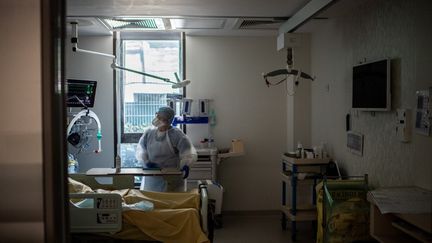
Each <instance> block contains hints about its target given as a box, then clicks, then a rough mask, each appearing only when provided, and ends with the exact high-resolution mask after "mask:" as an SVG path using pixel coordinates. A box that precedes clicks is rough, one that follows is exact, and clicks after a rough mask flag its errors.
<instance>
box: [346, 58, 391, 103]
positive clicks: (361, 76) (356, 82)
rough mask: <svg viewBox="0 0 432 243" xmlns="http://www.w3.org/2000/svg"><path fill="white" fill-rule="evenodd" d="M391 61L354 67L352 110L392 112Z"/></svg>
mask: <svg viewBox="0 0 432 243" xmlns="http://www.w3.org/2000/svg"><path fill="white" fill-rule="evenodd" d="M390 80H391V77H390V59H382V60H378V61H373V62H367V63H362V64H359V65H356V66H354V67H353V85H352V108H354V109H356V110H363V111H389V110H391V92H390V90H391V89H390Z"/></svg>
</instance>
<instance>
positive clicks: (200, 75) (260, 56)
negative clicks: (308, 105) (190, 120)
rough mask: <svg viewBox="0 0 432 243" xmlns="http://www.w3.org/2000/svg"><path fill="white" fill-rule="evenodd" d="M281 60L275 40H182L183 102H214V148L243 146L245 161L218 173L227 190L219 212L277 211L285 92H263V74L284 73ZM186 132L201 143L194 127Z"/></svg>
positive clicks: (277, 89) (238, 160)
mask: <svg viewBox="0 0 432 243" xmlns="http://www.w3.org/2000/svg"><path fill="white" fill-rule="evenodd" d="M285 55H286V54H285V53H282V52H279V53H278V52H277V51H276V39H275V37H248V38H245V37H196V36H194V37H191V36H188V37H187V38H186V76H187V78H188V79H190V80H191V81H192V84H191V85H190V86H188V88H187V97H189V98H193V99H198V98H209V99H212V100H213V104H212V105H213V108H214V109H215V111H216V119H217V125H216V126H215V128H214V138H215V143H216V146H217V147H218V148H227V147H230V145H231V139H233V138H240V139H243V141H244V143H245V150H246V154H245V155H244V156H242V157H235V158H230V159H227V160H224V161H222V163H221V165H220V166H219V167H218V170H219V171H218V174H219V179H220V182H221V184H222V185H223V186H224V187H225V189H226V192H225V194H224V206H223V210H267V209H278V208H279V205H280V190H281V189H280V188H281V182H280V180H279V173H280V167H281V164H280V155H281V153H282V152H284V151H285V149H286V134H287V130H286V122H287V119H286V117H287V115H286V114H287V110H286V103H285V99H286V97H285V95H286V92H285V88H284V86H283V85H281V86H277V87H270V88H267V86H266V85H265V83H264V80H263V78H262V76H261V73H262V72H269V71H272V70H275V69H278V68H283V67H285ZM198 126H200V125H198ZM195 130H197V129H195ZM187 131H188V134H189V135H190V137H191V138H192V140H193V141H194V142H196V141H197V140H198V139H201V137H199V136H198V135H197V134H196V131H194V125H190V126H188V130H187Z"/></svg>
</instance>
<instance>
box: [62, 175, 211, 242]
mask: <svg viewBox="0 0 432 243" xmlns="http://www.w3.org/2000/svg"><path fill="white" fill-rule="evenodd" d="M69 192H70V193H89V192H94V191H93V190H92V189H91V188H90V187H88V186H86V185H84V184H82V183H80V182H78V181H75V180H73V179H70V178H69ZM96 192H97V193H117V194H119V195H121V196H122V199H123V201H124V202H125V203H126V204H133V203H137V202H140V201H143V200H147V201H150V202H152V203H153V204H154V210H152V211H147V212H144V211H135V210H131V211H124V212H123V227H122V231H120V232H117V233H116V234H114V235H111V236H112V237H113V238H118V239H125V240H149V239H153V240H157V241H161V242H164V243H183V242H184V243H208V242H210V241H209V240H208V239H207V237H206V235H205V234H204V233H203V232H202V230H201V226H200V216H199V211H198V210H199V205H200V197H199V194H198V193H196V192H195V193H158V192H146V191H140V190H135V189H124V190H115V191H106V190H102V189H99V190H96Z"/></svg>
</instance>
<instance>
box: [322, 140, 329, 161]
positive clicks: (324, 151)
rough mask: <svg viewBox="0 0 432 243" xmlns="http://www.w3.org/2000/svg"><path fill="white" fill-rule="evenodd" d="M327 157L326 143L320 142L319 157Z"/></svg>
mask: <svg viewBox="0 0 432 243" xmlns="http://www.w3.org/2000/svg"><path fill="white" fill-rule="evenodd" d="M327 157H328V154H327V148H326V144H325V143H324V142H321V158H323V159H325V158H327Z"/></svg>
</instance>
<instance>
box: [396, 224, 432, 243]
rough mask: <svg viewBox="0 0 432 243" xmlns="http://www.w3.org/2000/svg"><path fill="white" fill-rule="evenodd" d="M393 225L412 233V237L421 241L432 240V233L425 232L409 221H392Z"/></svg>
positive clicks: (409, 233)
mask: <svg viewBox="0 0 432 243" xmlns="http://www.w3.org/2000/svg"><path fill="white" fill-rule="evenodd" d="M392 225H393V226H394V227H396V228H397V229H400V230H401V231H403V232H405V233H406V234H408V235H410V236H411V237H413V238H415V239H417V240H419V241H421V242H426V243H427V242H429V243H430V242H432V235H431V234H428V233H426V232H423V231H422V230H420V229H418V228H416V227H415V226H412V225H410V224H408V223H404V222H401V221H400V222H396V221H395V222H392Z"/></svg>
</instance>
